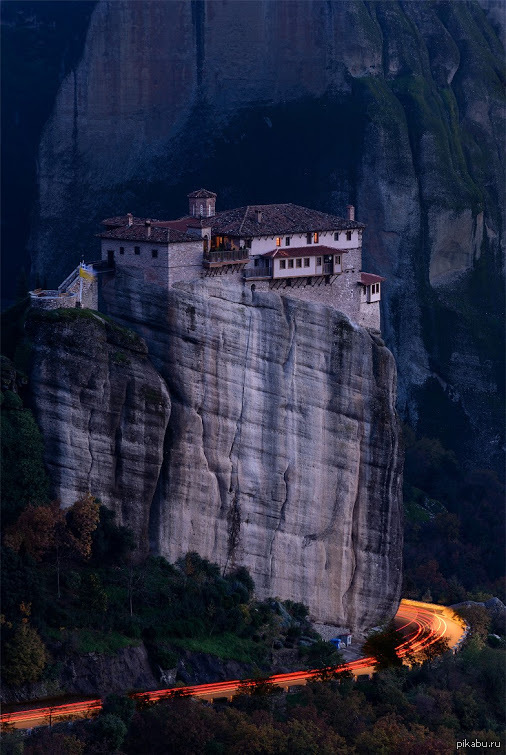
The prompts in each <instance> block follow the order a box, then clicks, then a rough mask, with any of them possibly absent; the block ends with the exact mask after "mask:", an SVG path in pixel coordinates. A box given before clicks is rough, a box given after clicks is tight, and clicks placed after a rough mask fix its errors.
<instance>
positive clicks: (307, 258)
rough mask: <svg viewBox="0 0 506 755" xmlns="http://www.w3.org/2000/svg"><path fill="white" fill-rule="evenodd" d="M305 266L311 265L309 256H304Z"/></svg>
mask: <svg viewBox="0 0 506 755" xmlns="http://www.w3.org/2000/svg"><path fill="white" fill-rule="evenodd" d="M304 267H309V257H304Z"/></svg>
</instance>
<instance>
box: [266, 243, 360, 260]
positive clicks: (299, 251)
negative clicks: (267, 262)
mask: <svg viewBox="0 0 506 755" xmlns="http://www.w3.org/2000/svg"><path fill="white" fill-rule="evenodd" d="M347 252H348V249H336V248H335V247H331V246H318V245H316V246H310V245H309V244H308V246H293V247H292V246H290V247H286V246H284V247H283V248H282V249H281V247H279V246H278V247H277V248H276V249H273V250H272V251H271V252H265V253H264V254H262V255H260V256H261V257H271V258H272V259H274V258H277V257H282V258H285V257H286V258H288V257H317V256H320V255H324V254H343V253H344V254H346V253H347Z"/></svg>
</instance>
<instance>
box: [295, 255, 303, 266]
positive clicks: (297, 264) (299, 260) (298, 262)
mask: <svg viewBox="0 0 506 755" xmlns="http://www.w3.org/2000/svg"><path fill="white" fill-rule="evenodd" d="M295 267H302V260H301V258H300V257H299V258H298V259H296V260H295Z"/></svg>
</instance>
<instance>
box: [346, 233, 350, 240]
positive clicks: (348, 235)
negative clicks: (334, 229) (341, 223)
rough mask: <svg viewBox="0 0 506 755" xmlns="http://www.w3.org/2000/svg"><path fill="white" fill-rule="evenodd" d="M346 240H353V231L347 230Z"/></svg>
mask: <svg viewBox="0 0 506 755" xmlns="http://www.w3.org/2000/svg"><path fill="white" fill-rule="evenodd" d="M346 241H351V231H346Z"/></svg>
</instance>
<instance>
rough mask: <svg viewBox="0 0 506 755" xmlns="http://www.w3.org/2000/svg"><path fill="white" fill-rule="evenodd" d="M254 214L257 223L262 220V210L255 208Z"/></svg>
mask: <svg viewBox="0 0 506 755" xmlns="http://www.w3.org/2000/svg"><path fill="white" fill-rule="evenodd" d="M255 215H256V219H257V223H261V222H262V210H255Z"/></svg>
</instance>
